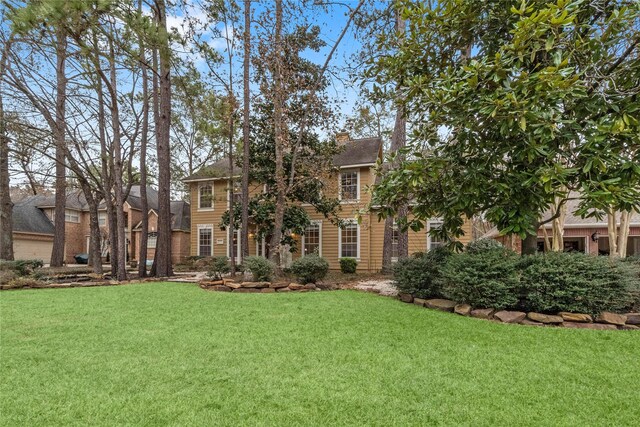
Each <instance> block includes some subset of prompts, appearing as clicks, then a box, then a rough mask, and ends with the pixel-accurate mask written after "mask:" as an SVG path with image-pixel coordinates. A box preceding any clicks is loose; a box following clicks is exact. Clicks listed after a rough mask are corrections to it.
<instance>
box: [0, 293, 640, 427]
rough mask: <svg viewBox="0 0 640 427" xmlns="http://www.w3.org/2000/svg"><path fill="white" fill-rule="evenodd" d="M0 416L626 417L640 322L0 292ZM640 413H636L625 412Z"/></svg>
mask: <svg viewBox="0 0 640 427" xmlns="http://www.w3.org/2000/svg"><path fill="white" fill-rule="evenodd" d="M0 309H1V311H0V316H1V317H0V319H1V335H0V338H1V342H0V345H1V354H0V361H1V368H0V387H1V388H0V391H1V393H2V399H0V414H1V415H0V425H5V426H21V425H25V426H56V425H92V426H100V425H109V426H111V425H125V424H126V425H148V426H154V425H175V426H197V425H230V426H235V425H278V426H283V425H323V426H324V425H327V426H329V425H331V426H334V425H379V426H388V425H402V426H405V425H470V424H473V425H498V424H499V425H536V426H538V425H554V426H556V425H617V426H621V425H632V424H635V423H636V422H637V421H638V420H639V419H640V404H639V403H638V402H639V401H640V388H639V387H638V384H640V369H639V365H638V361H639V360H640V359H639V357H640V356H639V355H640V334H638V333H636V332H622V331H619V332H615V331H614V332H607V331H602V332H600V331H584V330H566V329H550V328H532V327H522V326H512V325H502V324H496V323H492V322H486V321H482V320H477V319H470V318H463V317H459V316H455V315H452V314H447V313H440V312H435V311H430V310H426V309H422V308H418V307H416V306H413V305H406V304H402V303H400V302H398V301H396V300H393V299H390V298H384V297H380V296H376V295H372V294H366V293H358V292H353V291H336V292H317V293H299V294H267V295H265V294H263V295H260V294H228V293H214V292H204V291H202V290H200V289H199V288H198V287H196V286H193V285H185V284H169V283H146V284H141V285H131V286H121V287H104V288H76V289H60V290H33V291H13V292H3V293H2V294H0ZM635 425H637V424H635Z"/></svg>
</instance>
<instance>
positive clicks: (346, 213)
mask: <svg viewBox="0 0 640 427" xmlns="http://www.w3.org/2000/svg"><path fill="white" fill-rule="evenodd" d="M337 140H338V142H339V143H341V144H344V149H343V150H342V151H341V152H340V153H339V154H337V155H335V156H334V158H333V164H334V166H336V167H337V168H338V170H339V171H338V172H337V173H335V174H331V175H330V176H328V177H327V179H328V182H330V183H331V185H329V187H330V188H328V189H327V192H328V194H327V195H329V196H331V195H332V194H331V192H333V195H336V196H338V197H339V198H340V199H341V211H340V213H339V216H340V218H342V219H345V220H347V223H346V225H345V226H344V227H343V228H338V227H337V226H335V225H333V224H332V223H331V222H330V221H329V220H328V219H327V218H325V217H324V216H323V215H322V214H321V213H319V212H317V211H316V210H315V209H314V208H313V207H311V206H309V205H302V206H303V207H304V208H305V209H306V211H307V213H308V214H309V217H310V219H311V225H310V226H309V228H307V230H306V231H305V233H304V235H302V236H294V238H295V239H296V241H297V251H296V252H295V253H293V254H291V255H290V259H288V260H285V263H289V262H290V261H292V260H293V259H296V258H298V257H300V256H304V255H306V254H311V253H318V254H319V255H321V256H322V257H324V258H326V259H327V261H328V262H329V266H330V268H331V269H333V270H337V269H339V268H340V263H339V259H340V258H343V257H353V258H356V259H357V260H358V270H359V271H379V270H380V269H381V268H382V246H383V239H384V221H382V222H380V221H378V216H377V213H376V212H370V213H368V214H367V215H364V217H363V218H362V222H361V223H360V224H358V222H357V221H356V220H355V217H356V213H357V211H359V210H360V209H364V208H366V207H367V205H368V203H369V201H370V195H369V193H368V191H367V187H368V186H371V185H372V184H374V181H375V174H374V170H373V167H374V166H375V164H376V162H377V161H378V160H379V159H381V158H382V141H381V139H380V138H367V139H357V140H351V139H349V136H348V134H346V133H340V134H338V135H337ZM228 176H229V167H228V160H222V161H219V162H216V163H214V164H212V165H210V166H207V167H205V168H203V169H202V170H200V171H198V172H196V173H195V174H193V175H191V176H189V177H187V178H186V179H185V180H184V181H185V182H186V183H188V184H189V188H190V194H191V201H192V205H191V255H194V256H196V255H197V256H219V255H226V256H229V254H230V253H229V246H230V245H229V240H230V234H231V233H230V231H229V230H228V229H222V230H221V229H220V226H219V225H220V223H221V221H222V215H223V214H224V212H225V211H227V210H228V209H229V205H230V203H229V191H228V190H229V184H228V182H229V181H228ZM239 181H240V179H239V177H237V178H236V179H235V180H234V183H235V184H234V186H235V187H236V191H237V192H239ZM262 191H263V185H262V184H258V183H252V184H251V185H250V189H249V194H250V195H255V194H259V193H261V192H262ZM234 193H235V192H234ZM236 198H237V200H239V199H240V195H239V194H236ZM439 224H440V222H439V221H437V220H433V221H430V222H429V223H428V226H427V229H430V228H431V227H438V226H439ZM464 230H465V235H464V236H463V237H462V238H461V239H460V240H461V241H462V242H463V243H467V242H468V241H469V240H470V237H471V223H470V222H469V221H466V222H465V224H464ZM233 234H234V236H233V240H234V242H238V241H239V240H240V239H239V236H240V231H239V230H237V231H236V233H233ZM396 242H397V240H396ZM441 244H442V242H440V241H438V240H437V239H435V238H433V237H431V236H428V235H427V232H426V231H424V230H423V231H421V232H417V233H416V232H413V231H409V253H415V252H424V251H427V250H429V249H430V248H433V247H436V246H439V245H441ZM394 246H395V247H397V244H394ZM234 247H235V249H236V251H237V253H236V255H238V256H239V253H240V248H239V245H238V244H237V243H235V244H234ZM249 254H250V255H260V256H268V254H269V245H268V242H267V241H257V240H256V238H255V234H254V233H253V232H252V230H251V229H250V230H249Z"/></svg>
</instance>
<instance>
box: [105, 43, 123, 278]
mask: <svg viewBox="0 0 640 427" xmlns="http://www.w3.org/2000/svg"><path fill="white" fill-rule="evenodd" d="M109 67H110V82H109V84H110V86H111V88H110V91H109V92H110V97H111V104H110V108H111V132H112V138H113V156H114V162H113V166H114V168H113V178H114V179H113V186H114V188H113V192H114V196H115V214H116V224H117V229H116V238H117V246H116V247H117V249H116V250H117V251H118V263H117V270H116V279H117V280H127V265H126V262H127V241H126V234H125V220H124V211H123V207H124V195H123V187H124V184H123V181H122V176H123V173H124V169H123V166H122V165H123V162H122V145H121V135H120V110H119V107H118V97H117V90H118V84H117V80H116V64H115V51H114V49H113V42H112V41H110V42H109ZM111 248H112V249H113V245H111Z"/></svg>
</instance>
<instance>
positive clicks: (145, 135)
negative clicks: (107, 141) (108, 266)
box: [138, 1, 149, 277]
mask: <svg viewBox="0 0 640 427" xmlns="http://www.w3.org/2000/svg"><path fill="white" fill-rule="evenodd" d="M138 8H139V9H140V10H141V9H142V2H141V1H140V2H139V3H138ZM138 40H139V44H140V66H141V67H142V130H141V138H140V139H141V140H140V202H141V209H142V224H141V227H142V231H141V233H140V252H139V253H138V277H145V276H146V275H147V242H148V239H149V201H148V200H147V141H148V139H149V75H148V73H147V62H146V58H145V47H144V42H143V38H142V36H141V37H139V39H138Z"/></svg>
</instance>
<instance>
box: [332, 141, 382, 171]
mask: <svg viewBox="0 0 640 427" xmlns="http://www.w3.org/2000/svg"><path fill="white" fill-rule="evenodd" d="M381 156H382V139H381V138H364V139H352V140H351V141H348V142H347V143H345V144H344V149H343V150H342V151H341V152H339V153H338V154H336V155H335V156H333V164H334V165H335V166H350V165H372V164H374V163H375V162H377V161H378V159H379V158H380V157H381Z"/></svg>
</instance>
